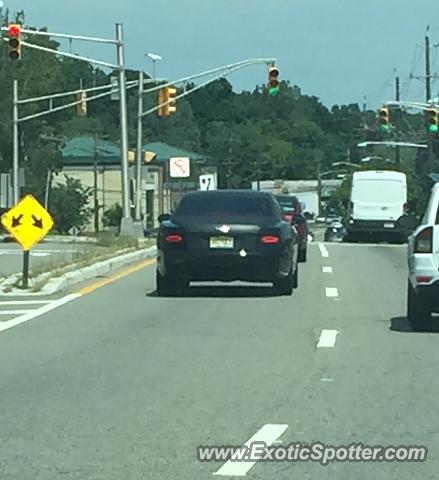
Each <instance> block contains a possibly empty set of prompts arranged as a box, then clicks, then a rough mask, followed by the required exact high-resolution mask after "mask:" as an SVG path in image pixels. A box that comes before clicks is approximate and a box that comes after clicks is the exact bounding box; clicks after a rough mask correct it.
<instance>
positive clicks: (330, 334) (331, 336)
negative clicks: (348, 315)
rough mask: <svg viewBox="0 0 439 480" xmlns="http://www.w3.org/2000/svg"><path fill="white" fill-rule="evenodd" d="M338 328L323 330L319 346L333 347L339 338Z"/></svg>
mask: <svg viewBox="0 0 439 480" xmlns="http://www.w3.org/2000/svg"><path fill="white" fill-rule="evenodd" d="M337 335H338V331H337V330H322V333H321V334H320V338H319V343H318V344H317V348H333V347H334V346H335V342H336V340H337Z"/></svg>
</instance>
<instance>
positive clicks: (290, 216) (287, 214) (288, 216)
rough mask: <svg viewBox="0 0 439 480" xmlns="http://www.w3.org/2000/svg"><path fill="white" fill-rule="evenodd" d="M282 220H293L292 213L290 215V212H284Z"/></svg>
mask: <svg viewBox="0 0 439 480" xmlns="http://www.w3.org/2000/svg"><path fill="white" fill-rule="evenodd" d="M284 220H286V221H287V222H290V223H291V222H292V220H293V215H292V214H291V213H286V214H285V215H284Z"/></svg>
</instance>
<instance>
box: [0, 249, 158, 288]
mask: <svg viewBox="0 0 439 480" xmlns="http://www.w3.org/2000/svg"><path fill="white" fill-rule="evenodd" d="M155 256H156V247H155V246H153V247H149V248H146V249H143V250H137V251H135V252H130V253H125V254H123V255H118V256H117V257H113V258H110V259H108V260H102V261H100V262H97V263H95V264H93V265H90V266H88V267H84V268H81V269H80V270H77V271H73V272H68V273H65V274H64V275H62V276H60V277H55V278H52V279H50V280H49V281H48V282H47V283H46V284H45V285H44V287H43V288H42V289H41V290H40V291H39V292H32V291H23V290H21V289H18V288H14V289H12V290H11V291H10V292H8V293H3V292H0V296H30V297H34V296H42V295H53V294H54V293H57V292H59V291H61V290H64V289H66V288H67V287H69V286H71V285H74V284H76V283H80V282H84V281H86V280H90V279H92V278H95V277H97V276H102V275H105V274H108V273H110V272H112V271H113V270H117V269H119V268H122V267H124V266H126V265H130V264H132V263H136V262H138V261H140V260H145V259H147V258H153V257H155ZM48 275H50V272H46V273H43V274H42V275H41V276H40V277H37V278H35V279H34V280H33V283H34V284H36V283H38V282H39V281H42V280H44V277H45V276H46V277H47V276H48ZM19 278H21V274H16V275H12V276H11V277H8V278H7V279H6V280H5V281H4V283H3V285H1V286H2V287H8V286H11V285H13V284H14V283H15V282H16V281H17V280H18V279H19Z"/></svg>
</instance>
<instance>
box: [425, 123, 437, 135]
mask: <svg viewBox="0 0 439 480" xmlns="http://www.w3.org/2000/svg"><path fill="white" fill-rule="evenodd" d="M428 131H429V132H430V133H437V132H438V131H439V128H438V126H437V125H434V124H433V125H429V126H428Z"/></svg>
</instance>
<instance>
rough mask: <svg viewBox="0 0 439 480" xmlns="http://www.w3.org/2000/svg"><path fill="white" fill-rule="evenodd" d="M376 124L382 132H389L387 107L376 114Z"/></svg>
mask: <svg viewBox="0 0 439 480" xmlns="http://www.w3.org/2000/svg"><path fill="white" fill-rule="evenodd" d="M378 123H379V128H380V130H381V131H382V132H384V133H387V132H388V131H389V130H390V119H389V109H388V108H387V107H382V108H380V110H379V112H378Z"/></svg>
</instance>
